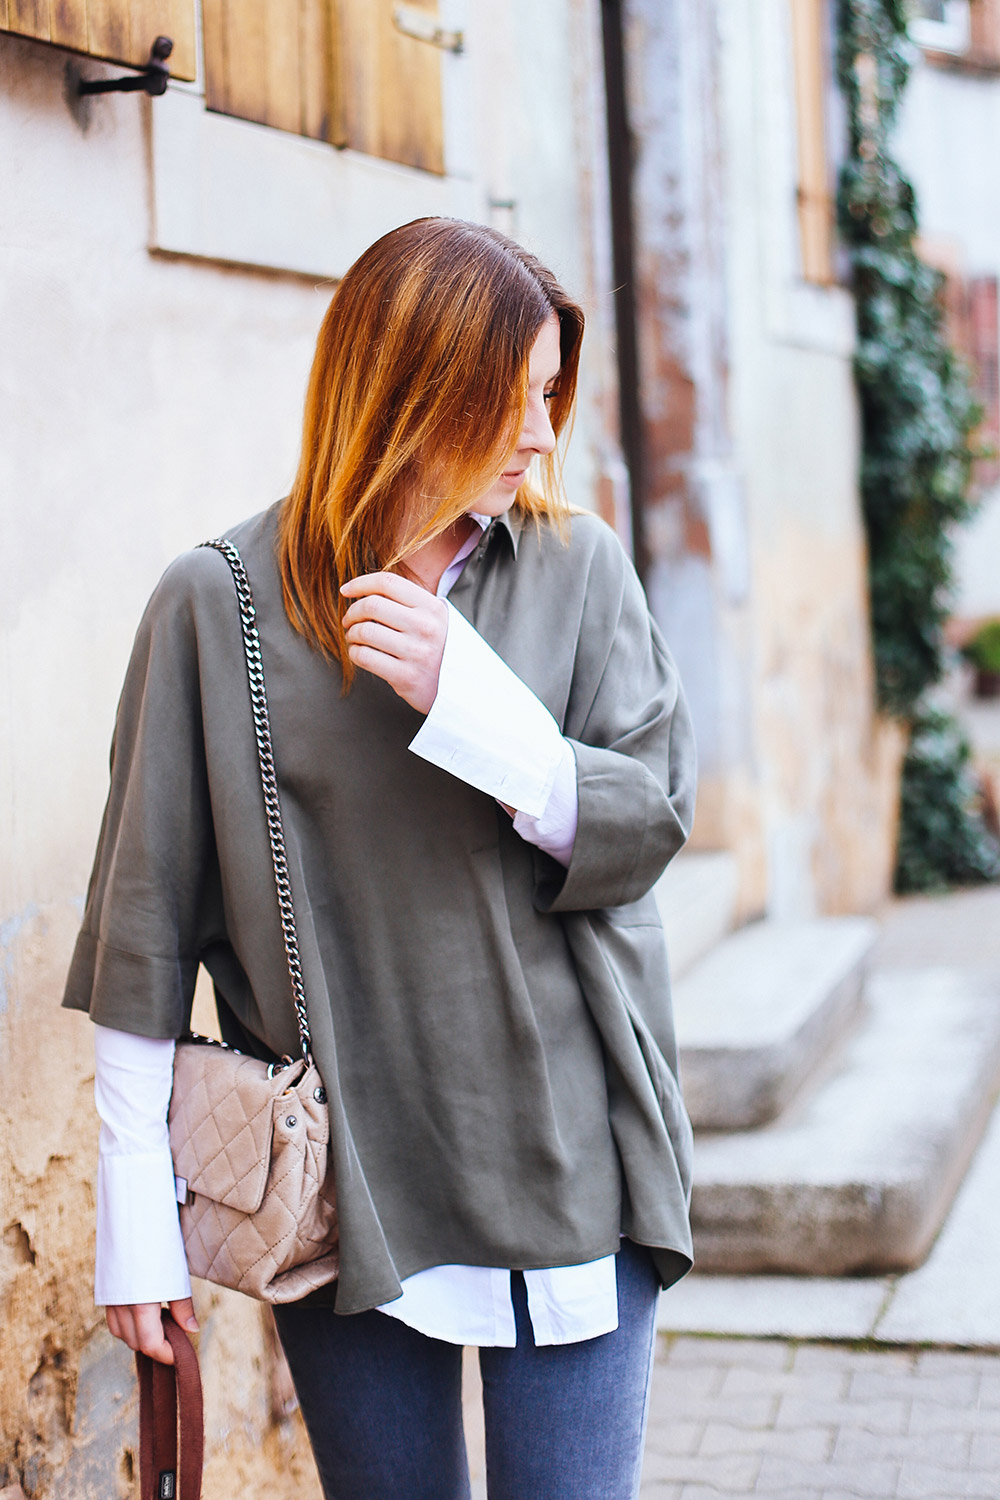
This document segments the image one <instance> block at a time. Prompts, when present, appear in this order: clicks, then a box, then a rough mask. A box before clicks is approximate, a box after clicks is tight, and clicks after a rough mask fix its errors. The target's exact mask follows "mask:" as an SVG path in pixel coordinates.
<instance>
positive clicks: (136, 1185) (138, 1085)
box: [94, 1026, 191, 1307]
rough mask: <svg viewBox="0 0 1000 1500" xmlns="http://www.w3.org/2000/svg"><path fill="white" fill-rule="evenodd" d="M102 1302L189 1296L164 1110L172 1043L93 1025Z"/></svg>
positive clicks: (98, 1293)
mask: <svg viewBox="0 0 1000 1500" xmlns="http://www.w3.org/2000/svg"><path fill="white" fill-rule="evenodd" d="M94 1063H95V1076H94V1099H95V1102H96V1104H97V1112H98V1114H99V1115H100V1117H101V1138H100V1154H99V1156H98V1162H97V1255H96V1263H95V1276H94V1300H95V1301H96V1302H97V1303H98V1305H99V1306H103V1307H107V1306H124V1305H126V1304H130V1303H135V1302H172V1301H174V1300H175V1299H176V1298H179V1297H188V1296H190V1295H191V1281H190V1278H189V1276H188V1268H187V1257H186V1255H185V1253H184V1242H183V1239H182V1237H181V1229H180V1221H179V1219H178V1216H177V1194H176V1187H175V1183H174V1166H173V1161H172V1159H171V1155H170V1138H169V1134H168V1131H167V1111H168V1109H169V1107H170V1094H171V1090H172V1088H173V1064H174V1044H173V1042H172V1041H163V1040H159V1039H154V1038H150V1037H144V1036H136V1035H134V1034H132V1033H131V1032H126V1031H119V1030H115V1029H112V1028H109V1027H105V1026H96V1027H95V1028H94Z"/></svg>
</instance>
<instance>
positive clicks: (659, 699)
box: [64, 506, 695, 1313]
mask: <svg viewBox="0 0 1000 1500" xmlns="http://www.w3.org/2000/svg"><path fill="white" fill-rule="evenodd" d="M277 514H278V507H277V506H275V507H272V508H271V509H270V510H268V511H265V512H264V513H263V514H262V515H259V516H257V517H255V518H253V519H252V520H250V521H246V522H244V523H243V524H241V525H239V526H236V527H234V528H233V529H232V530H231V531H230V532H229V533H228V534H229V536H230V537H231V539H232V540H233V541H234V542H235V543H236V545H237V546H238V547H239V548H240V551H241V553H242V555H243V559H244V562H245V563H246V567H247V571H248V573H249V576H250V580H251V584H252V586H253V590H254V596H255V602H256V606H257V624H258V628H259V630H260V634H261V644H262V651H263V656H264V667H265V673H266V678H267V689H268V696H269V699H270V706H271V720H272V730H273V734H274V746H275V759H276V763H277V770H278V778H279V783H280V791H281V800H282V809H283V815H284V823H285V835H286V839H287V843H288V855H289V864H290V868H291V877H292V887H293V893H294V900H295V907H296V915H297V919H298V927H299V941H300V945H301V950H302V960H303V969H304V975H305V984H306V995H307V999H308V1008H309V1016H310V1025H311V1029H312V1034H313V1050H314V1054H315V1057H316V1061H317V1063H318V1065H319V1068H320V1071H321V1073H322V1075H323V1079H324V1082H325V1084H326V1088H327V1094H328V1097H329V1101H330V1115H331V1129H332V1141H333V1159H334V1170H335V1173H336V1181H337V1193H338V1202H339V1210H340V1234H341V1267H342V1270H341V1277H340V1281H339V1284H338V1287H337V1291H336V1306H337V1310H338V1311H339V1312H343V1313H351V1312H357V1311H359V1310H362V1309H365V1308H370V1307H374V1306H376V1305H378V1304H380V1303H383V1302H387V1301H390V1300H391V1299H392V1298H393V1297H395V1296H397V1295H398V1293H399V1286H400V1280H401V1279H402V1278H403V1277H406V1276H409V1275H412V1274H413V1273H415V1272H417V1271H420V1270H423V1269H425V1268H426V1267H428V1266H432V1265H443V1264H444V1265H447V1264H458V1265H489V1266H504V1267H511V1268H530V1267H536V1266H537V1267H547V1266H557V1265H577V1264H580V1263H581V1262H584V1261H588V1260H594V1259H597V1258H599V1257H601V1256H603V1255H607V1254H609V1253H611V1252H612V1251H614V1250H615V1249H617V1246H618V1241H619V1236H620V1235H621V1234H623V1233H624V1234H627V1235H629V1236H630V1237H631V1238H632V1239H634V1240H636V1241H638V1242H639V1243H641V1244H645V1245H648V1246H650V1247H651V1248H652V1250H653V1254H654V1259H655V1260H656V1263H657V1266H658V1268H659V1271H660V1275H661V1279H662V1281H663V1283H664V1285H669V1284H670V1282H672V1281H674V1280H676V1279H677V1277H679V1276H680V1275H682V1274H683V1273H684V1271H686V1270H687V1269H688V1267H689V1265H690V1263H691V1238H690V1231H689V1226H688V1200H689V1193H690V1166H691V1134H690V1127H689V1125H688V1121H687V1117H686V1115H685V1112H684V1107H683V1104H682V1102H681V1098H680V1093H679V1090H678V1086H677V1081H676V1049H675V1043H674V1033H673V1024H672V1019H671V1007H670V990H669V980H668V974H667V961H666V952H665V947H664V940H663V932H662V928H661V924H660V920H659V916H658V914H657V909H656V905H655V901H654V898H653V896H652V894H651V887H652V885H653V883H654V882H655V880H656V878H657V876H658V875H659V874H660V872H661V871H662V870H663V868H664V866H665V865H666V863H667V861H668V860H669V859H670V858H671V856H672V855H674V854H675V853H676V852H677V850H678V849H679V848H680V846H681V845H682V843H683V842H684V839H685V837H686V835H687V832H688V830H689V828H690V823H691V815H692V808H693V800H694V781H695V755H694V743H693V738H692V732H691V725H690V720H689V717H688V713H687V710H686V707H685V704H684V699H683V696H682V695H681V691H680V687H679V684H678V679H677V674H676V671H675V668H674V666H673V663H672V661H671V658H670V655H669V653H668V651H667V649H666V647H665V645H664V643H663V640H662V638H661V636H660V633H659V631H658V629H657V627H656V625H655V623H654V622H653V621H652V620H651V618H650V615H649V612H648V609H647V606H646V601H645V599H644V597H643V593H642V589H641V587H640V585H639V582H638V579H637V578H636V576H635V573H634V571H633V569H632V566H631V564H630V563H629V561H628V559H627V557H626V556H625V554H624V552H623V551H622V548H621V546H620V545H619V543H618V541H617V539H616V538H615V536H614V534H613V533H612V532H611V531H610V529H609V528H608V527H607V526H605V525H604V524H603V522H601V521H600V520H598V519H597V518H596V517H594V516H591V515H586V514H578V515H575V516H574V517H573V520H572V526H571V534H570V535H569V536H568V537H567V539H565V540H564V539H562V538H560V536H559V535H558V534H557V532H556V531H555V530H554V529H553V528H551V527H550V526H549V525H548V524H542V525H541V527H536V526H535V525H534V523H533V522H523V521H522V520H521V518H520V517H519V516H518V515H517V514H516V513H512V514H510V515H508V516H505V517H501V518H500V519H499V520H497V521H495V522H494V523H493V524H492V525H491V526H490V527H489V529H488V531H487V532H486V533H485V534H484V537H483V540H482V541H481V543H480V544H479V546H478V548H477V550H476V552H475V553H474V554H473V555H472V557H471V558H470V559H469V562H468V563H467V564H466V567H465V569H464V571H463V573H462V575H461V577H460V578H459V579H458V581H457V583H456V584H455V585H454V587H453V588H452V591H451V594H450V596H449V597H450V600H451V602H452V603H453V604H454V605H455V606H456V607H457V608H458V609H459V610H461V611H462V613H463V614H464V615H465V616H466V617H467V618H468V619H469V620H470V621H471V623H472V624H473V625H474V626H475V627H476V629H477V630H478V631H479V632H480V633H481V634H482V635H483V636H484V637H485V639H486V640H487V641H488V642H489V643H490V645H492V646H493V648H494V649H495V650H496V651H497V652H498V653H499V654H500V655H501V656H502V657H503V659H504V660H505V661H506V662H507V663H508V664H509V665H510V666H511V667H512V668H513V670H514V671H515V672H516V673H517V674H518V676H520V677H521V678H522V679H523V680H524V681H525V682H526V683H527V684H528V686H529V687H530V688H531V689H532V690H533V691H534V692H535V693H536V694H537V695H538V696H539V697H540V698H541V699H542V701H543V702H544V703H545V704H546V706H547V707H548V708H549V710H550V711H551V712H552V714H553V715H554V716H555V718H556V720H557V722H558V723H559V725H560V727H561V728H562V730H563V733H564V734H565V735H566V736H567V737H568V738H569V739H570V740H571V742H572V744H573V749H574V752H575V754H576V759H577V775H578V788H579V822H578V827H577V834H576V841H575V844H574V848H573V855H572V860H571V863H570V866H569V869H568V870H566V869H564V868H563V867H562V866H561V865H559V864H558V863H556V861H554V860H552V859H551V858H550V857H549V856H548V855H546V854H544V853H542V852H541V851H540V850H538V849H536V848H534V847H533V846H532V845H530V844H528V843H526V842H524V841H523V840H522V839H521V838H520V837H519V836H518V835H517V834H516V833H515V832H514V830H513V827H512V825H511V820H510V818H509V817H508V815H507V814H506V813H505V812H504V811H503V810H502V809H501V808H500V807H499V806H498V805H497V804H496V803H495V802H494V801H493V799H492V798H490V797H488V796H486V795H484V794H483V793H481V792H479V791H476V790H475V789H474V788H472V787H470V786H468V785H466V783H465V782H463V781H460V780H458V779H456V778H455V777H453V776H451V775H449V774H448V773H447V772H445V771H442V770H440V769H439V768H437V767H436V766H433V765H431V764H429V763H428V762H427V761H425V760H423V759H421V758H420V757H418V756H417V755H415V754H413V753H412V752H411V751H410V750H409V749H408V746H409V743H410V741H411V740H412V739H413V737H414V735H415V734H416V732H417V730H418V729H419V727H420V724H421V722H422V720H421V716H420V715H419V714H418V713H417V712H416V711H415V710H414V709H412V708H410V707H409V706H408V705H407V704H406V703H404V702H403V701H402V700H401V699H400V698H398V697H397V696H396V694H395V693H394V692H393V691H392V689H391V688H389V687H388V686H387V685H386V684H385V683H384V682H382V681H381V680H380V679H378V678H375V677H373V676H371V675H369V674H367V673H363V672H362V673H359V674H358V677H357V678H356V680H355V683H354V685H353V687H352V689H351V691H350V692H349V693H348V694H346V695H345V694H344V693H343V692H342V683H341V678H340V672H339V669H338V668H337V666H336V665H335V664H331V663H330V662H329V661H328V660H326V659H325V658H324V657H323V656H322V655H321V654H320V653H319V652H318V651H316V650H314V649H313V648H311V647H310V646H309V645H308V644H307V643H306V641H305V640H303V638H302V637H301V636H300V635H298V634H297V633H296V632H295V631H294V630H293V629H292V628H291V626H290V625H289V622H288V619H287V617H286V615H285V611H284V608H283V606H282V600H281V589H280V582H279V577H278V570H277V564H276V557H275V528H276V520H277ZM199 964H204V965H205V967H206V969H207V970H208V971H209V973H210V974H211V976H212V979H213V981H214V984H215V989H216V994H217V996H218V998H219V1001H220V1014H221V1015H222V1016H223V1018H224V1019H225V1018H228V1019H229V1021H230V1023H232V1022H235V1023H238V1026H239V1027H241V1028H243V1029H244V1030H245V1032H246V1033H249V1034H250V1036H251V1037H253V1038H256V1039H257V1040H258V1041H259V1042H260V1043H262V1044H263V1046H264V1047H265V1048H267V1049H270V1050H271V1051H273V1052H274V1053H278V1054H280V1053H284V1052H288V1051H292V1052H294V1051H295V1049H296V1029H295V1021H294V1015H293V1012H292V1005H291V999H290V993H289V984H288V976H287V971H286V969H285V964H284V950H283V946H282V939H281V931H280V926H279V922H278V914H277V907H276V901H275V892H274V884H273V876H272V872H271V862H270V853H269V848H268V841H267V832H266V824H265V820H264V811H263V804H262V797H261V790H260V780H259V773H258V769H257V760H256V749H255V743H254V736H253V726H252V722H251V716H250V707H249V697H248V692H247V681H246V670H245V665H244V660H243V648H242V640H241V635H240V622H239V614H238V610H237V605H236V596H235V592H234V589H233V582H232V576H231V574H230V571H229V568H228V566H227V564H226V562H225V560H224V559H223V558H222V557H221V556H219V554H218V553H217V552H215V551H213V550H211V549H201V550H195V551H192V552H189V553H186V554H184V555H183V556H182V557H180V558H179V559H178V560H177V561H176V562H175V563H173V564H172V565H171V567H170V568H168V569H167V572H166V573H165V574H164V576H163V578H162V580H161V581H160V583H159V585H158V586H157V588H156V590H155V592H154V594H153V597H152V599H151V601H150V603H149V606H148V608H147V610H146V613H145V615H144V617H143V620H142V623H141V625H140V627H139V631H138V635H137V637H136V642H135V648H134V651H133V654H132V659H131V663H130V665H129V669H128V674H127V677H126V681H125V686H124V689H123V692H122V697H121V702H120V705H119V710H118V720H117V726H116V730H115V738H114V744H113V748H112V757H111V790H110V796H109V799H108V805H107V809H106V812H105V816H104V823H103V827H102V830H101V837H100V843H99V846H98V850H97V856H96V861H95V865H94V873H93V876H92V879H91V884H90V890H89V895H88V900H87V908H86V913H85V916H84V921H83V930H82V932H81V934H80V937H79V940H78V943H77V946H76V951H75V954H74V957H73V962H72V967H71V969H70V974H69V979H68V982H67V987H66V996H65V1000H64V1004H65V1005H67V1006H70V1007H74V1008H76V1009H79V1010H86V1011H89V1013H90V1015H91V1017H92V1019H93V1020H94V1021H97V1022H99V1023H100V1024H101V1025H103V1026H111V1027H117V1028H119V1029H121V1030H125V1031H132V1032H138V1033H141V1034H142V1035H144V1036H152V1037H175V1036H179V1035H181V1034H182V1033H183V1032H184V1031H185V1030H186V1028H187V1026H188V1022H189V1016H190V1009H191V1000H192V994H193V991H194V984H195V976H196V973H197V970H198V965H199Z"/></svg>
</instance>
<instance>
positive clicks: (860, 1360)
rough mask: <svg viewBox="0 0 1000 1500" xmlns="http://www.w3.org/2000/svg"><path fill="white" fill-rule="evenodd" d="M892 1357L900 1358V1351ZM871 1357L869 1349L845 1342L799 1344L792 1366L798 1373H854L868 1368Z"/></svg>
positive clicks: (895, 1352) (879, 1357) (878, 1357)
mask: <svg viewBox="0 0 1000 1500" xmlns="http://www.w3.org/2000/svg"><path fill="white" fill-rule="evenodd" d="M890 1357H891V1358H893V1359H898V1358H899V1355H898V1352H897V1351H895V1350H893V1352H892V1354H891V1356H890ZM871 1358H872V1356H871V1355H870V1354H869V1352H868V1351H867V1350H864V1349H852V1348H850V1347H849V1346H844V1345H843V1344H799V1346H798V1347H797V1349H796V1350H795V1363H794V1364H793V1366H792V1368H793V1370H795V1372H796V1374H798V1373H799V1372H801V1373H803V1374H807V1375H808V1374H811V1373H812V1372H813V1371H814V1370H816V1371H819V1372H820V1373H823V1372H824V1371H827V1370H839V1371H840V1372H841V1373H842V1374H848V1375H852V1374H853V1373H854V1372H855V1371H856V1370H861V1369H865V1368H868V1363H867V1362H868V1361H869V1360H870V1359H871ZM874 1358H875V1359H879V1360H881V1359H884V1358H885V1355H884V1354H881V1353H879V1354H876V1355H875V1356H874Z"/></svg>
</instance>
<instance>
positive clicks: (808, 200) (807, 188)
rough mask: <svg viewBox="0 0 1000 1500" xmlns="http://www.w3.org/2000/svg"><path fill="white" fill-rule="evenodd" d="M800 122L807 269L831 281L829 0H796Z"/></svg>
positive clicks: (802, 222)
mask: <svg viewBox="0 0 1000 1500" xmlns="http://www.w3.org/2000/svg"><path fill="white" fill-rule="evenodd" d="M790 3H791V7H792V43H793V52H794V63H795V104H796V116H797V121H798V147H799V151H798V157H799V181H798V205H799V241H800V245H801V253H802V274H803V276H804V277H805V279H806V281H816V282H820V283H821V284H827V283H829V282H832V281H833V279H834V274H833V224H834V209H833V193H832V189H831V183H830V165H829V159H828V156H827V147H826V90H827V78H828V72H827V27H826V21H827V13H826V0H790Z"/></svg>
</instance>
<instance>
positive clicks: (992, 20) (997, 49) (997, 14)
mask: <svg viewBox="0 0 1000 1500" xmlns="http://www.w3.org/2000/svg"><path fill="white" fill-rule="evenodd" d="M969 18H970V32H971V37H970V42H969V52H968V56H969V59H970V60H971V61H972V62H973V63H978V64H979V65H981V66H983V67H986V68H991V69H992V68H996V67H1000V0H972V5H971V8H970V11H969Z"/></svg>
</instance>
